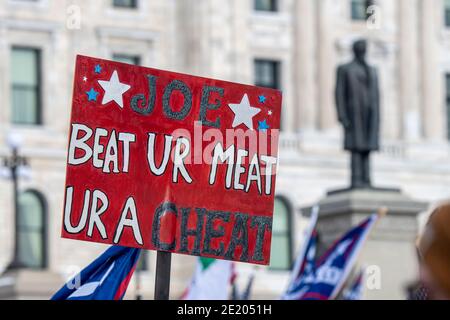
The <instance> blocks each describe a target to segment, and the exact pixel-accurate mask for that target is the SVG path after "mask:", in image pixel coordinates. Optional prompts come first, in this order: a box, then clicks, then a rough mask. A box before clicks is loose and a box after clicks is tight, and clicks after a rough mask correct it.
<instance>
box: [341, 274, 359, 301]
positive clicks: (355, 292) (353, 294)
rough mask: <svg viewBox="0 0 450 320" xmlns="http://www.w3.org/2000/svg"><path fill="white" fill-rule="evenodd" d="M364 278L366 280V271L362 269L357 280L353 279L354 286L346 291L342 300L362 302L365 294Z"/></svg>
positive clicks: (351, 285)
mask: <svg viewBox="0 0 450 320" xmlns="http://www.w3.org/2000/svg"><path fill="white" fill-rule="evenodd" d="M363 278H364V270H363V269H361V270H360V271H359V273H358V275H357V276H356V278H355V279H353V282H352V284H350V286H349V287H348V288H347V289H346V290H344V293H343V295H342V298H343V299H344V300H361V296H362V293H363Z"/></svg>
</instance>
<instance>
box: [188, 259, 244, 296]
mask: <svg viewBox="0 0 450 320" xmlns="http://www.w3.org/2000/svg"><path fill="white" fill-rule="evenodd" d="M235 277H236V274H235V270H234V263H233V262H232V261H228V260H216V259H211V258H203V257H200V258H198V262H197V268H196V271H195V274H194V277H193V278H192V280H191V283H190V285H189V287H188V288H187V289H186V291H185V292H184V294H183V296H182V297H181V299H183V300H228V290H229V287H230V285H231V284H232V283H233V282H234V279H235Z"/></svg>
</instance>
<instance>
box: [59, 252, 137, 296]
mask: <svg viewBox="0 0 450 320" xmlns="http://www.w3.org/2000/svg"><path fill="white" fill-rule="evenodd" d="M140 250H141V249H136V248H127V247H121V246H112V247H110V248H109V249H107V250H106V251H105V252H104V253H103V254H102V255H101V256H100V257H98V258H97V259H96V260H94V262H92V263H91V264H90V265H88V266H87V267H86V268H84V269H83V270H82V271H81V272H80V273H79V274H78V275H76V276H75V277H74V278H73V279H71V280H70V281H69V282H67V283H66V284H65V285H64V286H63V287H62V288H61V289H60V290H59V291H58V292H56V293H55V295H54V296H53V297H52V298H51V300H121V299H122V298H123V296H124V295H125V292H126V290H127V287H128V283H129V282H130V279H131V276H132V275H133V272H134V269H135V267H136V262H137V260H138V259H139V254H140Z"/></svg>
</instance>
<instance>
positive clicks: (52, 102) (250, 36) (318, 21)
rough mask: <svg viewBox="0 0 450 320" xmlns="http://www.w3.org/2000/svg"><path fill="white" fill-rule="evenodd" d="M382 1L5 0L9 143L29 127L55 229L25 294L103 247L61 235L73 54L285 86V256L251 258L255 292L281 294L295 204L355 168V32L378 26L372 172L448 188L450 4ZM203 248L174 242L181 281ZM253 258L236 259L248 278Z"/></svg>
mask: <svg viewBox="0 0 450 320" xmlns="http://www.w3.org/2000/svg"><path fill="white" fill-rule="evenodd" d="M372 2H373V3H366V1H365V0H359V1H358V0H339V1H336V0H268V1H264V0H262V1H258V0H227V1H223V0H221V1H219V0H129V1H126V0H100V1H88V0H61V1H60V0H58V1H56V0H2V1H1V2H0V97H1V104H2V105H1V107H0V156H5V155H7V154H9V147H8V144H7V137H8V135H9V134H10V133H11V132H14V133H15V134H18V135H20V136H21V137H22V139H23V144H22V146H21V149H20V152H21V154H22V155H24V156H26V157H27V158H28V159H29V165H30V167H31V176H30V177H29V178H28V179H22V180H20V190H21V192H22V193H27V197H25V198H24V199H25V200H23V201H24V204H23V206H24V207H25V208H26V207H27V204H28V205H29V206H30V203H31V204H32V203H37V204H40V205H41V206H42V210H37V212H38V213H39V212H41V213H42V216H43V218H42V219H41V220H42V221H41V223H40V222H39V221H38V222H36V223H37V225H38V226H37V227H36V228H35V229H33V230H34V231H35V233H34V235H33V236H34V237H37V239H41V240H42V238H39V234H44V238H45V239H44V240H45V241H44V240H42V247H43V249H42V251H41V254H42V257H41V260H40V263H41V264H42V266H41V267H43V268H39V266H38V268H37V269H36V268H35V269H29V270H26V271H24V272H23V275H22V278H23V282H24V283H28V282H27V281H29V283H32V284H30V286H34V287H33V288H34V289H29V290H28V291H27V286H26V285H25V284H24V285H23V286H24V293H23V294H22V296H24V297H41V298H45V297H46V295H48V294H49V293H51V292H52V291H53V290H54V289H56V288H57V287H58V286H59V285H60V284H61V281H62V279H63V276H64V275H65V274H66V273H67V272H70V270H73V269H74V268H73V266H83V265H85V264H87V263H88V262H89V261H91V260H92V259H93V258H94V257H95V256H96V255H98V254H99V253H100V252H101V251H102V250H104V248H105V247H104V246H102V245H95V244H92V243H81V242H75V241H70V240H64V239H60V238H59V235H60V226H61V219H62V205H63V196H64V194H63V190H64V175H65V156H66V147H67V132H68V129H69V126H68V125H69V110H70V98H71V90H72V79H73V68H74V61H75V56H76V54H84V55H90V56H96V57H101V58H107V59H118V60H122V61H127V62H130V63H139V64H141V65H144V66H149V67H154V68H158V69H166V70H172V71H178V72H185V73H191V74H195V75H200V76H206V77H213V78H219V79H224V80H229V81H236V82H241V83H250V84H253V83H256V84H259V85H267V86H272V87H277V88H279V89H281V90H282V91H283V115H282V136H281V141H280V166H279V171H278V176H277V188H276V190H277V195H278V197H279V198H278V200H277V204H276V210H275V211H276V212H275V215H276V216H277V217H279V218H277V219H276V221H275V223H276V225H275V230H274V232H276V233H277V235H276V236H277V237H278V238H277V246H279V248H278V247H277V250H274V251H276V252H277V253H279V252H282V253H281V254H280V256H279V259H281V260H283V259H284V260H285V261H287V263H284V262H280V263H277V262H274V265H273V266H272V267H271V268H262V267H260V268H258V269H257V275H256V280H255V287H254V297H255V298H277V297H279V295H280V293H281V292H282V291H283V289H284V288H285V287H286V285H287V281H288V275H289V272H288V270H287V266H286V264H289V261H290V260H292V259H293V258H294V256H295V252H296V251H297V248H298V247H299V245H300V243H301V241H302V240H303V239H302V230H303V229H304V227H305V224H306V223H307V220H306V219H304V218H302V216H301V214H300V210H299V208H300V207H303V206H307V205H310V204H313V203H314V202H316V201H317V200H318V199H319V198H320V197H322V196H323V195H324V193H325V192H326V190H328V189H332V188H338V187H342V186H345V185H346V184H347V183H348V180H349V171H348V156H347V155H346V154H345V153H344V152H343V151H342V150H341V149H342V139H341V134H342V132H341V129H340V126H339V125H338V122H337V118H336V114H335V106H334V85H335V70H336V67H337V65H338V64H340V63H342V62H345V61H348V60H349V59H350V58H351V44H352V42H353V40H355V39H357V38H360V37H364V38H367V39H369V42H370V49H369V61H370V62H371V63H372V64H373V65H375V66H376V67H377V68H378V72H379V75H380V89H381V93H382V99H381V108H382V119H381V121H382V127H381V131H382V142H381V143H382V148H381V151H380V152H379V153H378V154H377V155H375V156H374V159H373V162H374V165H373V170H374V183H375V184H376V185H380V186H394V187H400V188H402V190H404V192H405V193H406V194H408V195H410V196H412V197H414V198H416V199H418V200H422V201H427V202H430V203H435V202H437V201H441V200H443V199H446V198H447V197H448V195H449V194H450V165H449V163H448V160H449V159H450V148H449V146H450V145H449V143H448V139H449V133H448V132H449V128H448V123H449V122H450V121H449V108H450V77H449V76H448V75H450V54H449V53H450V27H448V25H449V24H450V4H449V3H448V1H443V0H433V1H429V0H395V1H392V0H376V1H372ZM368 4H369V5H370V4H373V5H374V6H369V17H368V19H367V20H366V16H365V11H366V10H365V9H366V5H368ZM361 8H362V9H361ZM361 10H362V11H361ZM21 66H22V67H23V68H21ZM20 90H24V92H25V93H24V92H21V91H20ZM30 99H31V100H32V101H34V102H30ZM21 108H23V109H21ZM17 110H22V111H23V112H25V114H26V115H27V116H21V115H20V112H19V114H18V113H17V112H18V111H17ZM32 110H33V111H32ZM30 112H32V113H30ZM30 114H33V116H29V115H30ZM33 196H34V198H33ZM27 198H28V202H26V201H27ZM30 199H32V200H30ZM33 199H34V200H33ZM33 201H34V202H33ZM0 203H1V204H2V205H1V209H0V267H2V266H6V265H7V263H8V262H9V260H10V259H11V254H12V247H13V237H14V235H13V230H14V227H13V223H12V221H13V203H12V190H11V183H10V181H8V180H6V179H3V180H0ZM38 220H39V219H38ZM25 229H26V228H24V231H23V232H24V237H26V236H27V235H26V234H27V233H26V230H25ZM30 250H31V249H30ZM386 250H389V244H388V243H387V244H386ZM146 259H147V265H148V268H147V270H146V271H143V272H142V273H141V280H142V281H141V282H142V284H141V287H142V290H143V294H144V297H145V298H151V297H152V290H153V285H154V279H153V278H154V259H155V255H154V253H151V252H150V253H148V255H147V257H146ZM277 259H278V256H277ZM277 259H275V260H277ZM281 260H277V261H281ZM38 264H39V263H38ZM194 264H195V258H193V257H187V256H179V255H177V256H174V258H173V273H172V279H173V282H172V288H171V289H172V296H173V297H179V296H180V294H181V292H182V291H183V289H184V288H185V287H186V285H187V283H188V282H189V278H190V276H191V275H192V273H193V269H194ZM393 264H395V261H393ZM413 264H414V261H411V265H412V266H411V269H410V270H395V268H393V270H381V271H382V275H383V273H386V274H387V275H388V276H387V277H385V278H386V279H389V278H391V277H392V276H395V272H406V273H407V274H408V275H410V277H411V280H412V279H413V277H414V274H415V268H414V266H413ZM252 269H253V267H252V266H249V265H244V264H239V266H238V271H239V273H240V274H241V277H240V278H239V279H240V280H239V281H240V283H241V285H243V284H244V283H245V281H246V277H247V275H248V274H249V273H251V272H252ZM393 273H394V274H393ZM36 279H51V280H48V281H47V282H44V281H42V282H44V283H47V284H48V285H45V284H42V283H41V282H39V281H37V280H36ZM36 283H38V284H36ZM134 283H135V282H134V281H133V283H132V285H131V288H130V290H129V293H128V297H130V298H133V294H134ZM381 283H382V286H381V289H379V290H380V292H379V294H378V295H376V296H383V297H386V298H401V297H402V288H397V289H396V290H394V291H390V290H385V291H383V280H382V282H381ZM43 287H45V290H41V291H39V288H43ZM30 288H31V287H30ZM36 288H37V289H36Z"/></svg>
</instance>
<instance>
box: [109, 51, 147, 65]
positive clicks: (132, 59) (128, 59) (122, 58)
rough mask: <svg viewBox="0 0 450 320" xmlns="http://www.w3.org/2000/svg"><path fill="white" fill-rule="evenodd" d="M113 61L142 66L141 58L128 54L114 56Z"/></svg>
mask: <svg viewBox="0 0 450 320" xmlns="http://www.w3.org/2000/svg"><path fill="white" fill-rule="evenodd" d="M113 60H115V61H118V62H123V63H128V64H135V65H140V64H141V58H140V57H139V56H134V55H128V54H113Z"/></svg>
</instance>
